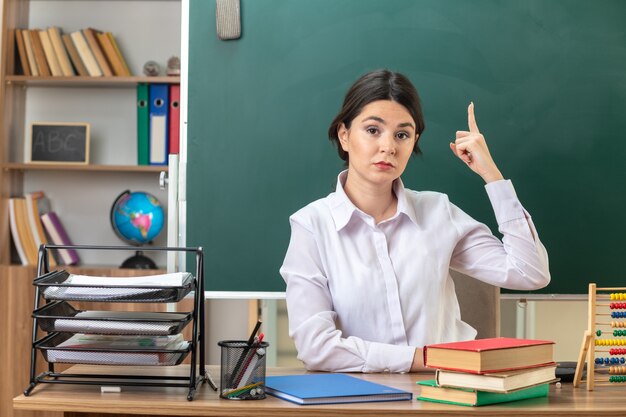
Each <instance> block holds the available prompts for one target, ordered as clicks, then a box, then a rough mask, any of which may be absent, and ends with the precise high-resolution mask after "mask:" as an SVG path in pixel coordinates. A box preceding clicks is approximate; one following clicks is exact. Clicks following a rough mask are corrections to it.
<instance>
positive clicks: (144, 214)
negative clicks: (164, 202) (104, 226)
mask: <svg viewBox="0 0 626 417" xmlns="http://www.w3.org/2000/svg"><path fill="white" fill-rule="evenodd" d="M163 222H164V215H163V207H161V203H159V200H157V198H156V197H155V196H153V195H152V194H150V193H146V192H143V191H134V192H130V190H126V191H124V192H123V193H122V194H120V195H119V196H118V197H117V198H116V199H115V202H114V203H113V206H111V226H112V227H113V230H114V231H115V234H117V235H118V236H119V237H120V238H121V239H122V240H124V241H125V242H127V243H129V244H131V245H135V246H140V245H144V244H146V243H149V242H152V240H153V239H154V238H155V237H157V236H158V234H159V233H160V232H161V230H163Z"/></svg>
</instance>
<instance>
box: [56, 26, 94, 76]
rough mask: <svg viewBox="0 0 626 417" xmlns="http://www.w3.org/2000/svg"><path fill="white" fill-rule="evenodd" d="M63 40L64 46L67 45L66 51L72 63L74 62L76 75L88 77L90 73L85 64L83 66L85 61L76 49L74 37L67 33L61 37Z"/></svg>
mask: <svg viewBox="0 0 626 417" xmlns="http://www.w3.org/2000/svg"><path fill="white" fill-rule="evenodd" d="M61 39H63V45H65V49H66V50H67V53H68V55H69V56H70V61H71V62H72V66H73V67H74V69H75V70H76V73H78V75H80V76H82V77H88V76H89V72H88V71H87V68H86V67H85V64H83V60H82V59H81V57H80V54H79V53H78V50H77V49H76V45H74V41H73V40H72V37H71V36H70V35H68V34H67V33H64V34H63V35H61Z"/></svg>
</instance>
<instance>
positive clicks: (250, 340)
mask: <svg viewBox="0 0 626 417" xmlns="http://www.w3.org/2000/svg"><path fill="white" fill-rule="evenodd" d="M261 323H262V322H261V320H257V322H256V325H255V326H254V329H252V333H250V337H249V338H248V343H247V344H248V346H246V347H244V348H243V350H242V352H241V355H240V356H239V359H238V360H237V364H236V365H235V368H234V369H233V373H232V374H231V377H230V384H228V385H229V386H231V387H232V386H236V384H235V383H234V381H235V379H236V378H237V376H238V374H239V370H240V369H241V366H242V365H243V364H244V362H245V360H246V356H247V355H248V351H249V350H250V348H251V347H252V344H253V343H254V337H255V335H256V332H258V331H259V327H261Z"/></svg>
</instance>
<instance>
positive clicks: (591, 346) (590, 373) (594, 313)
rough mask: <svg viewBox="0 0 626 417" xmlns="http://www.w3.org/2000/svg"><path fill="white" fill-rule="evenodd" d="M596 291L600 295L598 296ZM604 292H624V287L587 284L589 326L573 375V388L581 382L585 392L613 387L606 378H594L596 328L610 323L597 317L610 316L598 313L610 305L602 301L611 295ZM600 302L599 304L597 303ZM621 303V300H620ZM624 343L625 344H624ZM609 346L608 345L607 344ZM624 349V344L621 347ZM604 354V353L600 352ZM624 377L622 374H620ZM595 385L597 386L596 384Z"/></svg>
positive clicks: (608, 298)
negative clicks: (597, 388) (599, 286)
mask: <svg viewBox="0 0 626 417" xmlns="http://www.w3.org/2000/svg"><path fill="white" fill-rule="evenodd" d="M598 291H600V292H601V294H598ZM604 292H626V287H605V288H597V287H596V284H595V283H591V284H589V308H588V316H589V317H588V320H589V324H588V327H587V330H586V331H585V334H584V335H583V341H582V345H581V347H580V353H579V354H578V363H577V364H576V373H575V374H574V387H578V386H579V385H580V384H581V383H582V382H586V383H587V391H593V389H594V387H595V386H596V385H597V386H615V385H616V384H615V383H612V382H609V380H608V379H606V378H602V379H600V378H598V379H597V378H596V376H595V373H596V372H595V371H596V369H595V357H596V340H597V339H598V338H599V337H600V336H598V335H597V333H596V331H597V327H598V326H610V327H613V326H612V325H611V322H610V321H609V322H604V321H602V320H603V319H599V318H598V316H600V317H604V316H610V314H606V313H598V310H597V307H598V306H600V307H608V306H610V304H608V303H604V302H602V301H604V300H608V301H613V299H611V294H606V293H604ZM598 300H600V301H601V302H598ZM620 301H621V300H620ZM624 301H626V299H624ZM625 343H626V342H625ZM609 346H610V344H609ZM622 346H624V347H625V348H626V344H624V345H622ZM602 352H604V351H602ZM585 364H587V375H586V377H585V379H583V372H584V367H585ZM620 375H624V374H620ZM596 383H597V384H596Z"/></svg>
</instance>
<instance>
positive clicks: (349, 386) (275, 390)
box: [265, 374, 413, 405]
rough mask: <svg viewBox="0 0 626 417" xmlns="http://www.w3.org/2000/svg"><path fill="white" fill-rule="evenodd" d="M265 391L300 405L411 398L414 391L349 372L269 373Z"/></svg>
mask: <svg viewBox="0 0 626 417" xmlns="http://www.w3.org/2000/svg"><path fill="white" fill-rule="evenodd" d="M265 392H267V393H268V394H270V395H273V396H275V397H278V398H282V399H283V400H287V401H291V402H293V403H296V404H300V405H310V404H340V403H356V402H374V401H400V400H411V399H412V398H413V394H412V393H411V392H407V391H402V390H399V389H396V388H392V387H388V386H386V385H382V384H376V383H374V382H370V381H365V380H363V379H360V378H356V377H353V376H349V375H345V374H307V375H287V376H268V377H267V378H265Z"/></svg>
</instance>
